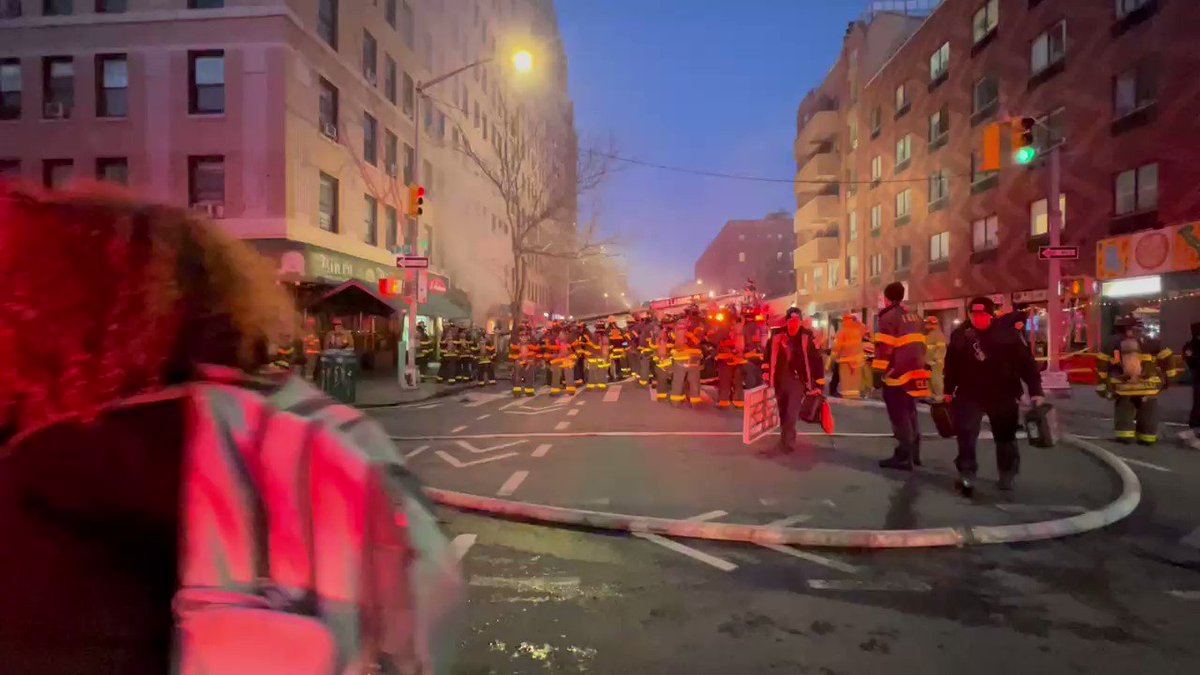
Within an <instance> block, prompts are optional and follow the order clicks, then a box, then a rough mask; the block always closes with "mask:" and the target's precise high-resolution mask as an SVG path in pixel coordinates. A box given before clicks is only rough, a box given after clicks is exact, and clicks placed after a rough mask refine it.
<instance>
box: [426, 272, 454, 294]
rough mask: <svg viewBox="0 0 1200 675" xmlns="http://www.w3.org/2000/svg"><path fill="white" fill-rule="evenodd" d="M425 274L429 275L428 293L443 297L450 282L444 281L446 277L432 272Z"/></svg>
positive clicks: (448, 288)
mask: <svg viewBox="0 0 1200 675" xmlns="http://www.w3.org/2000/svg"><path fill="white" fill-rule="evenodd" d="M427 274H428V275H429V292H430V293H434V294H436V295H444V294H445V293H446V291H448V290H450V281H449V280H448V279H446V277H444V276H442V275H440V274H434V273H432V272H428V273H427Z"/></svg>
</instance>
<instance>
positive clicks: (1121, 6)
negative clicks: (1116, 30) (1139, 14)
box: [1116, 0, 1153, 19]
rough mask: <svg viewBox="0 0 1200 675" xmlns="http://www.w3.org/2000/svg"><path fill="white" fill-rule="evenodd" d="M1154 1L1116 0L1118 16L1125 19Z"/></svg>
mask: <svg viewBox="0 0 1200 675" xmlns="http://www.w3.org/2000/svg"><path fill="white" fill-rule="evenodd" d="M1151 2H1153V0H1116V10H1117V18H1118V19H1124V18H1125V17H1126V16H1129V15H1130V14H1132V13H1134V12H1136V11H1137V10H1139V9H1141V8H1142V7H1145V6H1146V5H1148V4H1150V3H1151Z"/></svg>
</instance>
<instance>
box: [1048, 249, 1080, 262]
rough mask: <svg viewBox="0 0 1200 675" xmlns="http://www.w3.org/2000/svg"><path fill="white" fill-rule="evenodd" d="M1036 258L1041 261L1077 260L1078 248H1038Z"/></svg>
mask: <svg viewBox="0 0 1200 675" xmlns="http://www.w3.org/2000/svg"><path fill="white" fill-rule="evenodd" d="M1038 258H1039V259H1041V260H1076V259H1078V258H1079V247H1078V246H1039V247H1038Z"/></svg>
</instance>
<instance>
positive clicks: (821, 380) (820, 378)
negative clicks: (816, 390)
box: [817, 377, 825, 387]
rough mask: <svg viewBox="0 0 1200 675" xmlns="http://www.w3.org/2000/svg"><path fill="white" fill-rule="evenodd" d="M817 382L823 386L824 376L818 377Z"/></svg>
mask: <svg viewBox="0 0 1200 675" xmlns="http://www.w3.org/2000/svg"><path fill="white" fill-rule="evenodd" d="M817 384H819V385H821V386H822V387H824V386H825V378H823V377H818V378H817Z"/></svg>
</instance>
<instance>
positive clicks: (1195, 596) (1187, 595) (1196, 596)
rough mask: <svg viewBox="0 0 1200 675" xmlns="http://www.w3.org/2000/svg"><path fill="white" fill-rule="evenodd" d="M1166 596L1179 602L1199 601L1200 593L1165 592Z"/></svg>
mask: <svg viewBox="0 0 1200 675" xmlns="http://www.w3.org/2000/svg"><path fill="white" fill-rule="evenodd" d="M1167 594H1168V595H1173V596H1175V597H1177V598H1179V599H1180V600H1200V591H1167Z"/></svg>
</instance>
